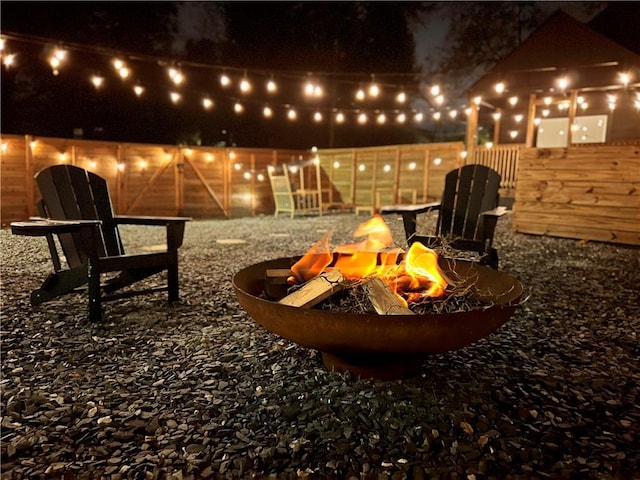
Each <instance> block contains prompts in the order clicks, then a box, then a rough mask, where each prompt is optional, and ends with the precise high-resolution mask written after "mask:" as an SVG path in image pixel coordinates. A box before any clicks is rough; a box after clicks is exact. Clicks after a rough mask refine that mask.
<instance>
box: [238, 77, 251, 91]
mask: <svg viewBox="0 0 640 480" xmlns="http://www.w3.org/2000/svg"><path fill="white" fill-rule="evenodd" d="M240 91H241V92H242V93H249V92H250V91H251V82H249V79H248V78H246V77H245V78H243V79H242V80H241V81H240Z"/></svg>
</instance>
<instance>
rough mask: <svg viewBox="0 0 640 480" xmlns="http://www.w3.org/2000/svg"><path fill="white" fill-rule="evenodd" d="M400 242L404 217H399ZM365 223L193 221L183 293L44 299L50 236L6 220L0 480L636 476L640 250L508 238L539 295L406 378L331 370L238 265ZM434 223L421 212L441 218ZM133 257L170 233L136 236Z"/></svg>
mask: <svg viewBox="0 0 640 480" xmlns="http://www.w3.org/2000/svg"><path fill="white" fill-rule="evenodd" d="M385 218H386V219H387V222H388V224H389V226H390V227H391V229H392V232H393V234H394V238H396V240H397V241H398V243H399V244H401V243H402V239H403V238H404V237H403V232H402V222H401V221H400V220H399V218H394V217H385ZM366 219H367V218H366V217H364V216H356V215H353V214H330V215H325V216H322V217H317V216H315V217H302V218H295V219H290V218H282V217H279V218H274V217H271V216H266V217H256V218H241V219H232V220H196V221H193V222H190V223H189V224H188V225H187V229H186V234H185V244H184V246H183V247H182V248H181V250H180V261H181V265H180V274H181V279H180V288H181V291H180V295H181V301H180V302H179V304H177V305H173V306H168V305H167V304H166V297H165V296H164V295H155V296H154V295H149V296H144V297H135V298H132V299H127V300H121V301H116V302H109V303H107V304H106V305H105V314H104V320H103V322H102V323H98V324H93V323H88V321H87V318H86V298H85V296H83V295H72V296H67V297H66V298H64V299H59V300H55V301H53V302H50V303H48V304H44V305H42V306H40V307H37V308H36V307H31V306H30V304H29V294H30V292H31V290H32V289H34V288H36V287H37V286H38V285H39V283H40V282H41V281H42V280H43V279H44V278H45V277H46V275H47V274H48V273H49V272H50V269H51V262H50V259H49V255H48V251H47V248H46V242H45V241H44V239H42V238H27V237H17V236H12V235H11V233H10V232H9V231H8V230H2V231H1V232H0V247H1V253H2V265H1V274H2V291H1V294H2V303H1V306H2V312H1V313H2V315H1V332H0V333H1V353H2V366H1V368H2V378H1V379H0V385H1V403H0V409H1V415H2V418H1V429H2V433H1V438H2V443H1V450H0V453H1V468H2V479H3V480H4V479H14V478H15V479H22V478H74V479H75V478H77V479H96V478H111V479H124V478H133V479H156V478H162V479H199V478H222V479H227V478H229V479H236V478H254V479H298V478H309V479H316V478H332V479H334V478H335V479H360V480H368V479H389V478H392V479H469V480H470V479H478V480H480V479H530V478H534V479H549V478H551V479H566V478H569V479H625V480H626V479H638V478H640V473H639V470H638V465H640V427H639V426H640V362H639V361H638V359H639V358H640V344H639V339H638V332H640V256H639V252H640V250H639V249H638V248H636V247H630V246H620V245H612V244H605V243H598V242H583V241H576V240H571V239H561V238H552V237H543V236H533V235H524V234H517V233H514V232H513V231H512V229H511V215H510V214H509V215H506V216H505V217H503V218H502V219H501V221H500V222H499V225H498V229H497V232H496V235H495V240H494V242H495V246H496V247H497V248H498V250H499V254H500V268H501V270H504V271H507V272H509V273H512V274H513V275H515V276H516V277H517V278H518V279H519V280H520V281H521V283H522V285H523V287H524V288H525V291H526V297H527V298H526V300H525V301H524V302H523V303H522V304H521V306H520V307H519V309H518V310H517V311H516V313H515V315H514V316H513V317H512V318H511V319H510V320H509V321H508V322H507V323H506V324H505V325H503V326H502V327H501V328H500V329H499V330H498V331H497V332H495V333H494V334H492V335H490V336H488V337H487V338H485V339H482V340H480V341H478V342H476V343H475V344H473V345H470V346H468V347H466V348H463V349H460V350H457V351H454V352H448V353H445V354H440V355H433V356H431V357H428V358H426V359H425V362H424V365H423V367H422V370H421V372H420V374H419V375H418V376H416V377H413V378H408V379H398V380H393V381H374V380H363V379H359V378H357V377H355V376H353V375H351V374H349V373H345V374H338V373H335V372H330V371H327V370H326V369H325V368H324V366H323V364H322V361H321V358H320V355H319V353H318V352H315V351H312V350H309V349H306V348H303V347H300V346H298V345H296V344H293V343H292V342H289V341H288V340H285V339H282V338H280V337H278V336H277V335H274V334H271V333H269V332H267V331H265V330H264V329H263V328H262V327H261V326H259V325H258V324H257V323H255V322H254V321H253V320H252V319H251V318H250V317H249V316H248V315H247V314H246V313H245V312H244V311H243V309H242V308H241V307H240V305H239V304H238V303H237V301H236V299H235V295H234V293H233V288H232V284H231V279H232V277H233V275H234V273H235V272H236V271H238V270H239V269H241V268H243V267H245V266H248V265H251V264H254V263H257V262H261V261H265V260H270V259H274V258H279V257H285V256H295V255H301V254H303V253H304V252H305V251H306V250H307V249H308V248H310V247H311V246H312V245H313V244H314V243H315V241H316V240H318V239H319V238H320V237H321V236H322V235H323V234H324V233H325V232H327V231H329V230H333V237H332V245H334V246H335V245H338V244H343V243H352V242H353V241H354V239H353V237H352V232H353V231H355V228H356V227H357V226H358V224H359V223H361V222H362V221H364V220H366ZM432 225H433V219H428V220H426V219H421V224H420V225H419V229H421V228H425V229H427V230H429V229H430V227H432ZM122 235H123V238H124V242H125V247H126V248H127V251H129V252H132V253H133V252H136V251H142V250H143V249H144V248H145V246H148V245H158V244H162V243H163V242H164V231H163V230H162V229H153V228H151V227H148V228H147V227H145V228H139V227H137V228H136V227H127V228H123V229H122Z"/></svg>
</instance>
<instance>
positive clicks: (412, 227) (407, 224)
mask: <svg viewBox="0 0 640 480" xmlns="http://www.w3.org/2000/svg"><path fill="white" fill-rule="evenodd" d="M402 223H403V225H404V232H405V236H406V239H407V240H409V238H410V237H411V236H412V235H413V234H414V233H416V225H417V223H418V214H417V213H416V212H402Z"/></svg>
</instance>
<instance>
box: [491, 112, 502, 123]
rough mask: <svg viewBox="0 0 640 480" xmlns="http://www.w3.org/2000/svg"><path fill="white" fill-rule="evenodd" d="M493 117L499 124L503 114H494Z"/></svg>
mask: <svg viewBox="0 0 640 480" xmlns="http://www.w3.org/2000/svg"><path fill="white" fill-rule="evenodd" d="M491 116H492V117H493V120H494V121H496V122H497V121H498V120H500V117H502V114H501V113H500V112H493V113H492V114H491Z"/></svg>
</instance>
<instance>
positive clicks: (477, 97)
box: [473, 95, 482, 106]
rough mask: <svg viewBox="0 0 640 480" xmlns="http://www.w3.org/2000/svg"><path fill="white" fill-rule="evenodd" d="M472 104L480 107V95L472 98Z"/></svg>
mask: <svg viewBox="0 0 640 480" xmlns="http://www.w3.org/2000/svg"><path fill="white" fill-rule="evenodd" d="M473 103H474V105H478V106H480V104H481V103H482V97H481V96H480V95H478V96H476V97H473Z"/></svg>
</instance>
